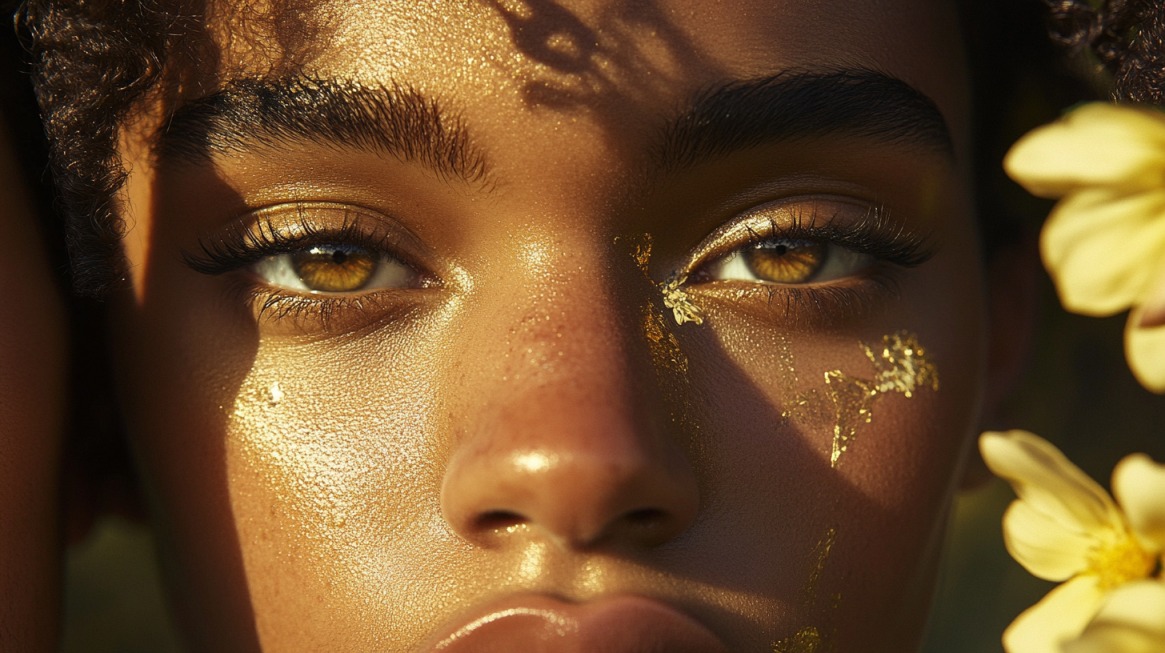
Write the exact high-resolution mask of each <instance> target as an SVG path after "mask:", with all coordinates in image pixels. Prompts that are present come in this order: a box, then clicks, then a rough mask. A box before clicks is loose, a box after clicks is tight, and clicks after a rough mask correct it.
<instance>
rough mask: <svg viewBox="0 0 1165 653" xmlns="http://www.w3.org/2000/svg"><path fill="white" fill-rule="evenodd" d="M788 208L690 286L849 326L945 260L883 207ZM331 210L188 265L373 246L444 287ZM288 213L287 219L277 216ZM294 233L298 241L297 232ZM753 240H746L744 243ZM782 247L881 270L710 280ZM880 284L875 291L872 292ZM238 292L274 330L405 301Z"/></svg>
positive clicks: (749, 224)
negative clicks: (838, 252) (331, 224)
mask: <svg viewBox="0 0 1165 653" xmlns="http://www.w3.org/2000/svg"><path fill="white" fill-rule="evenodd" d="M785 206H791V207H792V208H791V209H790V208H784V207H783V206H781V205H778V206H777V207H776V208H775V209H771V210H769V211H762V210H752V211H749V212H747V213H745V214H744V215H743V216H741V217H740V218H738V219H736V220H734V221H732V222H731V223H729V224H727V225H725V226H724V227H722V228H721V229H719V230H717V232H715V233H714V234H712V235H711V236H709V238H708V239H707V240H706V241H705V243H708V242H710V243H711V244H710V245H708V244H702V245H701V246H700V247H699V248H697V250H696V251H700V250H704V253H703V254H701V255H699V256H696V257H694V260H693V262H692V263H690V264H689V265H687V266H684V267H685V268H686V269H684V270H682V271H681V272H682V273H683V275H684V276H686V277H687V281H686V283H685V285H686V286H688V287H689V288H699V287H704V286H706V287H713V286H714V285H716V284H729V285H730V286H731V287H733V289H734V291H735V293H736V294H735V298H736V299H737V300H739V301H742V302H748V301H755V300H756V298H758V297H759V298H762V299H763V301H764V302H765V306H766V307H769V308H771V307H773V306H774V305H776V304H778V303H779V302H780V300H782V299H783V300H784V301H783V304H784V306H783V308H782V309H780V310H782V312H783V314H784V315H783V319H786V320H790V321H792V322H806V323H817V322H820V321H822V320H831V321H832V320H845V319H847V318H849V317H854V316H858V315H861V314H864V313H865V312H866V311H867V310H868V309H870V308H872V307H873V306H874V305H875V303H876V300H877V298H878V297H879V293H878V292H876V290H878V289H880V290H882V291H885V292H889V293H894V292H896V290H897V285H896V282H897V275H895V274H894V272H895V271H897V270H900V269H903V268H912V267H916V266H918V265H921V264H922V263H925V262H926V261H927V260H929V259H930V258H931V257H932V256H933V255H934V253H935V250H934V248H933V246H932V245H931V244H930V243H929V242H928V240H927V239H926V238H924V237H922V236H920V235H919V234H917V233H914V232H911V231H908V230H906V228H905V227H904V226H903V225H901V224H900V223H897V222H893V221H891V220H890V219H889V214H888V211H887V209H885V208H884V207H882V206H880V205H872V206H870V207H869V208H868V209H867V210H866V212H865V215H864V216H863V217H862V218H861V219H858V220H856V221H854V220H852V219H850V220H847V219H844V218H840V217H839V215H840V213H841V211H838V212H837V213H834V214H833V215H830V216H828V217H826V218H824V219H821V218H820V217H819V214H818V210H817V207H816V206H814V208H813V209H811V210H797V205H796V204H795V203H794V202H789V203H787V204H786V205H785ZM329 210H335V211H341V212H342V222H341V224H340V226H339V227H337V228H321V227H318V226H316V225H315V224H314V223H313V221H312V220H311V219H310V218H309V217H308V213H309V209H308V208H307V207H297V208H296V209H295V212H294V215H293V216H292V217H291V218H290V219H282V220H278V224H277V221H276V220H275V219H274V218H273V212H272V214H262V213H260V214H259V215H258V218H257V222H256V223H253V224H252V225H251V226H249V227H248V226H244V225H242V224H234V225H232V226H231V227H229V228H228V231H227V232H225V233H222V234H219V235H217V236H215V237H213V238H204V239H200V242H199V253H198V254H196V255H192V254H188V253H184V254H183V259H184V260H185V262H186V264H187V265H188V266H189V267H190V268H191V269H193V270H194V271H196V272H199V273H202V274H206V275H210V276H221V275H225V274H227V273H231V272H235V271H238V270H241V269H244V268H247V267H249V266H252V265H255V264H256V263H258V262H260V261H262V260H264V259H266V258H269V257H273V256H278V255H281V254H290V253H294V252H297V251H301V250H303V249H305V248H310V247H314V246H325V245H335V244H338V243H343V244H345V245H350V246H355V247H360V248H365V249H367V250H369V251H372V252H377V253H380V255H381V256H384V257H388V258H391V259H394V260H396V261H399V262H400V263H402V264H403V265H405V266H407V267H409V268H411V269H413V270H414V272H416V273H417V276H418V279H420V280H421V284H420V285H421V287H432V285H433V284H434V281H433V279H432V277H431V276H429V275H426V274H425V273H424V272H422V270H421V269H420V268H419V267H418V266H417V265H415V264H413V263H412V262H411V261H409V260H408V258H407V257H406V256H403V255H401V254H400V253H399V252H400V250H401V247H400V243H399V239H398V238H397V237H395V236H396V234H393V233H391V232H385V231H384V230H383V229H380V230H377V229H375V228H373V229H371V230H370V229H368V228H367V226H365V225H364V224H363V223H364V222H367V221H366V220H360V219H359V217H358V214H356V213H355V212H354V211H352V210H351V208H341V207H333V208H330V209H329ZM782 210H783V211H789V213H790V215H789V217H788V218H786V219H785V220H784V221H785V222H786V224H783V225H779V224H778V221H777V220H776V219H774V218H773V217H772V216H771V215H770V216H769V219H768V220H767V224H765V225H763V226H762V227H761V228H759V229H758V228H754V226H753V225H754V224H756V223H757V222H758V221H759V219H763V216H764V214H765V213H766V212H768V213H776V212H778V211H782ZM274 215H278V214H274ZM289 230H291V231H293V232H294V233H289V232H288V231H289ZM741 234H744V235H743V238H742V236H741ZM776 240H788V241H802V240H803V241H811V242H816V243H823V244H830V245H836V246H839V247H843V248H847V249H850V250H852V251H854V252H858V253H860V254H864V255H869V256H870V257H872V259H873V262H872V264H871V265H870V266H869V267H868V268H867V269H866V270H863V271H862V273H861V274H859V275H855V276H853V277H848V278H846V279H844V280H836V281H826V282H819V283H814V282H809V283H806V284H797V285H785V284H777V283H772V282H763V281H762V282H755V281H753V282H741V281H721V280H717V279H712V278H710V275H709V273H708V272H707V268H709V267H710V266H711V265H712V263H714V262H716V261H719V260H722V259H724V258H726V257H728V256H731V255H733V254H737V255H739V254H740V253H741V252H743V251H745V250H746V249H747V248H749V247H754V246H756V245H758V244H762V243H765V242H771V241H776ZM870 284H873V285H874V286H875V288H871V287H870ZM236 290H237V291H238V292H239V293H240V294H241V296H242V298H243V299H244V300H245V301H246V302H247V304H248V305H250V306H252V307H254V310H255V312H256V315H257V317H258V318H259V319H261V320H264V321H270V322H281V321H285V320H290V321H291V323H293V324H301V325H303V324H307V323H311V322H318V323H319V324H320V325H321V326H322V327H323V328H324V329H325V330H327V329H328V328H329V327H331V326H333V323H334V322H335V321H336V320H339V319H341V318H345V319H346V318H347V317H348V316H351V317H352V319H353V320H355V321H359V319H360V318H361V317H362V316H374V315H379V314H382V313H383V312H384V311H385V310H387V309H389V308H391V307H392V306H393V305H394V304H396V305H399V302H389V301H386V300H387V299H388V297H390V296H393V295H395V296H397V297H399V294H398V293H394V292H393V291H392V290H381V291H376V292H367V293H354V294H328V293H319V294H315V293H313V294H305V293H298V292H295V291H292V290H288V289H285V288H279V287H273V286H271V285H269V284H266V283H263V282H262V281H260V280H258V279H255V278H251V279H246V280H240V281H239V282H238V283H237V284H236Z"/></svg>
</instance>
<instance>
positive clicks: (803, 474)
mask: <svg viewBox="0 0 1165 653" xmlns="http://www.w3.org/2000/svg"><path fill="white" fill-rule="evenodd" d="M973 256H974V253H973V252H966V253H963V252H958V253H952V254H951V255H950V256H949V257H947V259H941V258H940V259H936V261H935V265H934V268H933V269H932V270H931V271H930V272H931V273H930V274H920V275H916V276H911V277H909V278H908V279H907V280H905V281H904V283H903V286H902V288H901V290H900V294H899V298H900V299H898V300H896V301H895V302H894V305H893V306H892V308H890V309H888V310H886V311H884V312H882V313H881V314H879V315H876V316H872V317H871V318H870V319H863V320H861V321H860V323H858V324H854V325H853V326H852V328H851V327H844V326H842V327H836V328H831V329H820V330H804V329H797V328H789V327H776V326H774V324H773V323H771V322H768V323H766V322H764V321H762V320H760V319H756V318H754V317H749V316H743V315H740V314H732V313H731V312H728V311H721V310H718V307H717V306H715V305H714V304H712V303H709V304H708V305H707V309H708V314H709V316H710V317H709V325H710V327H711V331H712V332H713V333H714V338H713V339H712V340H713V341H712V342H710V343H706V344H704V345H701V346H700V348H699V349H700V354H699V355H697V354H696V353H695V350H696V349H697V348H695V347H693V348H691V349H690V353H689V357H690V359H691V360H692V368H693V375H694V376H696V377H699V378H702V379H705V380H706V382H705V384H704V386H703V388H702V389H701V392H702V393H703V395H704V399H705V401H704V405H705V406H706V407H707V409H706V412H707V414H706V415H705V416H704V418H703V419H702V420H701V421H702V422H704V423H705V424H707V425H709V426H708V427H707V428H708V430H709V431H710V433H709V434H708V438H709V439H710V440H711V441H714V442H718V443H719V444H718V445H716V446H714V447H709V448H708V449H707V452H708V457H709V460H710V463H709V464H708V469H710V470H712V474H713V475H714V477H715V478H717V479H718V480H717V481H715V482H714V484H713V485H714V489H713V491H712V492H711V493H710V497H711V499H712V501H713V502H714V503H713V504H712V505H711V509H712V510H714V511H719V513H720V514H722V515H723V519H725V520H726V521H727V522H729V523H731V524H733V526H731V527H730V530H734V531H736V532H739V533H751V534H752V535H751V538H749V539H746V540H743V541H745V542H751V545H750V547H751V548H750V549H749V550H748V551H747V552H745V553H743V554H742V556H741V557H742V558H744V559H748V560H753V561H756V560H768V561H770V562H767V563H765V564H764V565H760V566H755V567H754V569H753V572H752V573H754V574H755V575H756V577H758V578H760V579H762V580H758V582H759V583H760V584H761V585H763V586H765V587H769V588H781V587H784V589H783V590H781V592H783V594H784V596H793V597H800V598H799V599H798V601H800V602H801V603H802V606H803V608H804V609H805V611H806V614H809V615H816V616H815V617H811V618H810V619H809V620H807V622H806V623H805V624H803V625H804V626H805V627H807V628H808V627H810V626H812V627H813V628H818V629H822V632H825V631H829V632H831V633H833V636H834V637H836V638H837V639H836V642H835V643H837V644H838V645H839V650H861V649H863V648H865V647H866V646H867V645H869V644H870V642H869V640H868V639H867V640H861V637H862V636H861V635H860V633H863V632H864V633H865V635H864V636H865V637H868V635H869V633H880V634H883V635H885V636H886V637H887V640H886V641H887V642H893V641H895V640H894V637H912V635H909V633H911V632H912V631H915V630H916V629H917V628H919V627H920V624H919V623H918V622H919V621H920V620H921V618H922V617H924V615H925V612H926V606H927V605H928V602H929V599H930V587H931V585H930V579H931V578H932V574H933V565H934V563H935V561H936V559H937V555H938V550H939V546H940V545H941V540H942V531H943V528H942V527H943V524H944V521H945V514H946V509H947V506H948V504H949V501H950V498H951V496H952V493H953V491H954V487H955V485H956V483H957V481H958V478H959V474H958V472H957V470H958V469H959V465H960V462H961V458H962V455H963V453H964V451H965V449H966V444H967V442H968V441H969V436H970V435H971V430H972V428H973V426H974V424H975V422H976V420H977V411H978V398H977V397H978V392H979V385H980V383H981V374H982V366H983V353H982V352H983V343H982V337H983V336H982V326H981V323H980V320H981V317H980V316H981V311H980V309H981V306H980V303H979V301H980V300H979V296H980V289H979V287H978V282H977V281H976V279H977V277H976V276H974V275H970V276H968V275H965V274H964V275H957V274H955V272H956V271H957V270H974V269H976V268H975V266H974V261H973V260H972V259H973ZM959 277H963V278H965V279H967V280H966V281H962V282H960V281H956V279H958V278H959ZM952 288H957V289H958V290H957V291H952ZM704 348H706V350H705V349H704ZM908 352H912V353H908ZM907 393H909V396H908V394H907ZM825 544H828V546H825ZM826 549H828V555H824V552H825V550H826ZM750 553H751V555H749V554H750ZM823 555H824V557H822V556H823ZM782 559H783V561H784V562H781V561H782ZM789 561H796V562H792V563H791V564H790V563H789ZM819 567H820V570H819V571H818V568H819ZM790 568H792V569H803V570H805V571H804V572H803V573H801V574H789V573H788V571H789V569H790ZM789 576H793V577H794V579H793V580H790V579H789ZM851 637H852V638H853V639H854V641H849V638H851ZM875 649H877V647H876V646H873V647H871V650H875Z"/></svg>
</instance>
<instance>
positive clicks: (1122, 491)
mask: <svg viewBox="0 0 1165 653" xmlns="http://www.w3.org/2000/svg"><path fill="white" fill-rule="evenodd" d="M1112 491H1113V493H1114V494H1115V495H1116V498H1117V501H1119V502H1120V505H1121V507H1122V508H1124V511H1125V515H1126V516H1127V517H1128V520H1129V524H1130V525H1131V526H1132V527H1133V530H1134V531H1135V532H1136V533H1137V534H1138V535H1140V536H1141V537H1142V538H1144V539H1146V540H1148V541H1149V542H1151V543H1152V544H1154V545H1155V546H1156V547H1157V551H1161V550H1165V465H1160V464H1158V463H1155V462H1153V460H1152V459H1150V458H1149V457H1148V456H1146V455H1145V454H1143V453H1138V454H1133V455H1131V456H1126V457H1125V458H1124V459H1123V460H1121V461H1120V462H1119V463H1117V466H1116V468H1115V469H1113V471H1112ZM1162 587H1165V585H1163V586H1162Z"/></svg>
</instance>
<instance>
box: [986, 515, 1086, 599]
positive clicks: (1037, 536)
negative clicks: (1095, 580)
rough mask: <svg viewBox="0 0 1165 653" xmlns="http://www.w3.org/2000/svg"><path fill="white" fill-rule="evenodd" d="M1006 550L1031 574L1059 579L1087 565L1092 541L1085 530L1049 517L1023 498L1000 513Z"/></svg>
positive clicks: (1073, 573)
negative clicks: (1002, 513) (1003, 512)
mask: <svg viewBox="0 0 1165 653" xmlns="http://www.w3.org/2000/svg"><path fill="white" fill-rule="evenodd" d="M1003 541H1004V544H1006V545H1007V552H1008V553H1010V554H1011V557H1013V558H1015V560H1016V561H1017V562H1019V564H1021V565H1023V567H1024V569H1027V570H1028V572H1030V573H1031V574H1032V575H1033V576H1038V577H1039V578H1043V579H1044V580H1053V581H1062V580H1067V579H1068V578H1070V577H1072V576H1074V575H1076V574H1078V573H1080V572H1082V571H1084V570H1085V569H1087V568H1088V563H1089V557H1088V556H1089V552H1090V551H1091V550H1092V547H1093V545H1094V544H1095V540H1094V539H1093V538H1091V537H1089V534H1088V533H1086V532H1082V531H1080V530H1079V529H1078V528H1073V527H1072V526H1070V525H1066V524H1065V523H1064V522H1063V521H1060V520H1056V519H1052V518H1050V517H1049V516H1048V515H1045V514H1043V513H1041V512H1039V511H1037V510H1035V509H1033V508H1032V507H1031V505H1030V504H1028V503H1027V502H1025V501H1014V502H1012V504H1011V506H1010V507H1009V508H1008V509H1007V513H1006V514H1004V516H1003Z"/></svg>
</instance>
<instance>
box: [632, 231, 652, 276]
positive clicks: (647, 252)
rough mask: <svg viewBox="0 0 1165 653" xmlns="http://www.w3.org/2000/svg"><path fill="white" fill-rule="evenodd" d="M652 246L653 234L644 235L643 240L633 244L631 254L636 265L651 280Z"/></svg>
mask: <svg viewBox="0 0 1165 653" xmlns="http://www.w3.org/2000/svg"><path fill="white" fill-rule="evenodd" d="M651 245H652V238H651V234H643V238H642V240H640V241H639V242H636V243H634V244H633V247H634V249H633V250H632V252H631V257H632V258H633V259H635V265H637V266H638V267H639V271H640V272H642V273H643V276H645V277H647V278H651Z"/></svg>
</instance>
